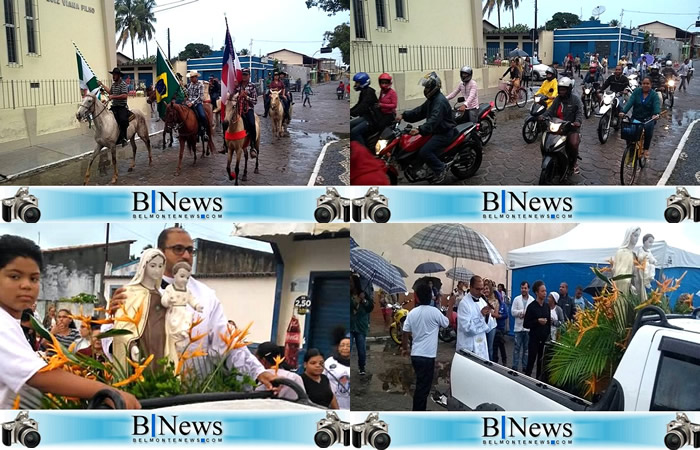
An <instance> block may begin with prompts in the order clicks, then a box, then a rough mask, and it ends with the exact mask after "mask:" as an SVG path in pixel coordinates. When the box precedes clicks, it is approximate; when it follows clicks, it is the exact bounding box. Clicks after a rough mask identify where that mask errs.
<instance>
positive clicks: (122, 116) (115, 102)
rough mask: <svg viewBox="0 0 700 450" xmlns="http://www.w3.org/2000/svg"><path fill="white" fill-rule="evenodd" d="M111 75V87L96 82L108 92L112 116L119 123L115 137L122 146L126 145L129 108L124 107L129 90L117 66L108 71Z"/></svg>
mask: <svg viewBox="0 0 700 450" xmlns="http://www.w3.org/2000/svg"><path fill="white" fill-rule="evenodd" d="M109 73H110V74H111V75H112V88H111V89H110V88H108V87H107V86H105V85H104V84H102V82H101V81H98V82H97V83H98V84H99V85H100V87H102V89H104V90H105V91H107V94H109V99H110V100H112V107H111V108H110V109H111V110H112V113H113V114H114V118H115V119H116V120H117V125H119V138H117V144H122V147H124V146H125V145H126V130H127V128H129V109H128V108H127V107H126V99H127V98H129V90H128V88H127V86H126V83H125V82H124V80H122V75H124V74H123V73H122V71H121V70H119V67H115V68H114V70H112V71H111V72H109Z"/></svg>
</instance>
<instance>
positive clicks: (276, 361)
mask: <svg viewBox="0 0 700 450" xmlns="http://www.w3.org/2000/svg"><path fill="white" fill-rule="evenodd" d="M274 360H275V365H274V366H273V368H274V369H275V376H277V371H278V370H279V369H280V364H282V362H283V361H284V357H281V358H280V355H277V356H275V358H274Z"/></svg>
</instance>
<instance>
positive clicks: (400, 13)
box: [396, 0, 408, 19]
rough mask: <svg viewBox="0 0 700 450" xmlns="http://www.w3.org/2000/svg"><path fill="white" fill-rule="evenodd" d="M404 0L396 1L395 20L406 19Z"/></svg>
mask: <svg viewBox="0 0 700 450" xmlns="http://www.w3.org/2000/svg"><path fill="white" fill-rule="evenodd" d="M404 1H405V0H396V18H397V19H408V17H406V5H405V4H404Z"/></svg>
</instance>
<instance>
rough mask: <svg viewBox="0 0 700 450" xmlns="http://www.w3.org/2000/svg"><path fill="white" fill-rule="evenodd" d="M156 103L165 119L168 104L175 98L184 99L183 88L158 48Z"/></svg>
mask: <svg viewBox="0 0 700 450" xmlns="http://www.w3.org/2000/svg"><path fill="white" fill-rule="evenodd" d="M156 74H157V75H156V82H155V90H156V101H157V102H158V115H160V118H161V119H164V118H165V106H166V103H168V102H170V101H172V100H173V99H174V98H183V94H182V88H181V86H180V84H179V83H178V82H177V78H175V75H173V71H172V69H171V68H170V64H169V63H168V60H167V59H165V56H164V55H163V52H162V51H161V49H160V47H158V51H157V57H156Z"/></svg>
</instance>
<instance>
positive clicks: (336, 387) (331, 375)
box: [323, 327, 350, 409]
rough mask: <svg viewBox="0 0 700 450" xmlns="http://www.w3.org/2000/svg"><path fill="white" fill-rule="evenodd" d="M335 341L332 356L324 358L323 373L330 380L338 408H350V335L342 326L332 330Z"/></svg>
mask: <svg viewBox="0 0 700 450" xmlns="http://www.w3.org/2000/svg"><path fill="white" fill-rule="evenodd" d="M333 334H334V336H335V339H334V341H335V342H336V343H337V345H336V347H335V349H334V351H333V356H331V357H330V358H328V359H326V361H325V363H324V366H325V370H324V372H323V373H324V374H325V375H326V376H327V377H328V380H329V381H330V382H331V389H332V390H333V393H334V394H335V398H336V399H337V400H338V407H339V408H340V409H350V336H349V335H346V334H345V329H344V328H341V327H339V328H336V329H335V330H334V332H333Z"/></svg>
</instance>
